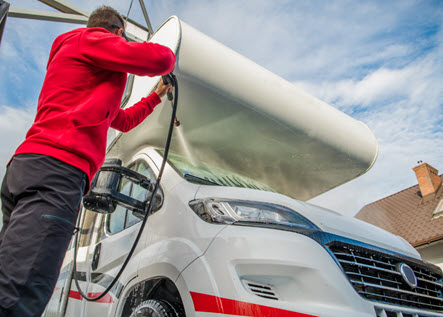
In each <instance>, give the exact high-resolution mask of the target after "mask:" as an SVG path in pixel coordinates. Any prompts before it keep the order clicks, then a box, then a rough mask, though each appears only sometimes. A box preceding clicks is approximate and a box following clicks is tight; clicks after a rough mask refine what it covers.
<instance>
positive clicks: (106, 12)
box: [86, 6, 125, 35]
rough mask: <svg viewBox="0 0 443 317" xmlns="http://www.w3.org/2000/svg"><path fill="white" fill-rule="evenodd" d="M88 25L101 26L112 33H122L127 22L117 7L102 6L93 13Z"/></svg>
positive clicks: (91, 26) (92, 26)
mask: <svg viewBox="0 0 443 317" xmlns="http://www.w3.org/2000/svg"><path fill="white" fill-rule="evenodd" d="M113 25H115V26H117V27H115V26H113ZM86 27H88V28H94V27H101V28H104V29H106V30H108V31H109V32H111V33H114V34H118V35H121V33H122V32H123V31H124V29H125V22H124V20H123V18H122V16H121V15H120V13H118V12H117V11H116V10H115V9H113V8H111V7H108V6H102V7H100V8H98V9H96V10H95V11H94V12H92V13H91V15H90V16H89V19H88V24H87V25H86ZM119 28H120V29H119Z"/></svg>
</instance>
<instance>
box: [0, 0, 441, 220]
mask: <svg viewBox="0 0 443 317" xmlns="http://www.w3.org/2000/svg"><path fill="white" fill-rule="evenodd" d="M72 2H74V1H72ZM129 2H130V1H129V0H127V1H126V0H125V1H117V0H113V1H86V0H78V1H75V4H76V5H77V6H79V7H81V8H82V9H85V10H87V11H92V10H93V9H94V8H96V7H97V6H99V5H101V4H108V5H111V6H113V7H115V8H116V9H117V10H119V11H120V12H122V13H126V12H127V10H128V7H129ZM145 4H146V6H147V9H148V12H149V16H150V18H151V22H152V24H153V27H154V29H156V28H158V27H159V26H160V25H161V23H162V22H163V21H164V20H166V19H167V18H168V17H169V16H171V15H177V16H178V17H180V18H181V19H183V20H184V21H185V22H187V23H188V24H190V25H192V26H193V27H195V28H197V29H199V30H200V31H202V32H204V33H206V34H207V35H209V36H211V37H213V38H214V39H216V40H218V41H219V42H221V43H223V44H225V45H227V46H229V47H231V48H232V49H234V50H235V51H237V52H239V53H240V54H242V55H244V56H246V57H248V58H250V59H251V60H253V61H254V62H256V63H258V64H259V65H262V66H264V67H265V68H267V69H269V70H271V71H272V72H274V73H276V74H278V75H279V76H281V77H283V78H285V79H286V80H288V81H290V82H293V83H294V84H295V85H297V86H299V87H301V88H303V89H305V90H307V91H308V92H309V93H311V94H313V95H315V96H317V97H318V98H320V99H322V100H324V101H326V102H328V103H329V104H331V105H332V106H334V107H336V108H338V109H339V110H341V111H344V112H345V113H347V114H349V115H351V116H352V117H354V118H356V119H358V120H361V121H363V122H364V123H366V124H367V125H368V126H369V128H370V129H371V130H372V131H373V133H374V134H375V136H376V138H377V140H378V142H379V146H380V153H379V157H378V160H377V162H376V163H375V165H374V167H373V168H372V169H371V170H370V171H369V172H368V173H366V174H365V175H363V176H361V177H359V178H358V179H356V180H353V181H351V182H349V183H347V184H345V185H342V186H340V187H338V188H336V189H334V190H332V191H330V192H328V193H325V194H323V195H321V196H319V197H317V198H315V199H314V200H313V201H312V202H314V203H318V204H321V205H323V206H326V207H329V208H331V209H335V210H337V211H339V212H342V213H344V214H348V215H354V214H355V213H356V212H357V211H358V210H359V209H360V208H361V207H363V206H364V205H365V204H367V203H370V202H372V201H375V200H377V199H380V198H383V197H385V196H387V195H390V194H393V193H395V192H397V191H400V190H402V189H405V188H407V187H409V186H412V185H415V184H416V179H415V175H414V173H413V171H412V169H411V168H412V167H414V166H415V165H417V164H416V163H417V161H418V160H422V161H424V162H427V163H429V164H431V165H432V166H434V167H435V168H437V169H439V170H440V173H441V172H442V171H443V150H442V149H443V128H442V126H443V124H442V122H443V89H442V87H443V65H442V63H443V30H442V23H443V1H440V0H435V1H424V0H423V1H410V0H398V1H355V0H354V1H345V0H331V1H320V0H317V1H301V0H300V1H296V0H286V1H284V0H273V1H271V0H244V1H236V0H223V1H221V0H220V1H210V0H206V1H203V0H175V1H173V0H165V1H150V0H145ZM12 6H13V7H17V8H27V9H38V10H49V11H51V10H52V9H51V8H49V7H47V6H45V5H44V4H42V3H40V2H38V1H31V0H27V1H25V0H14V2H13V3H12ZM130 17H131V18H133V19H135V20H137V21H139V22H143V17H142V14H141V10H140V7H139V4H138V1H134V4H133V7H132V11H131V13H130ZM75 27H78V26H77V25H70V24H62V23H55V22H43V21H32V20H24V19H15V18H8V21H7V24H6V28H5V31H4V35H3V40H2V43H1V46H0V74H2V75H1V76H0V135H1V138H0V165H2V166H4V165H5V164H6V162H7V161H8V160H9V157H10V156H11V155H12V153H13V152H14V150H15V148H16V147H17V146H18V145H19V143H20V142H21V141H22V140H23V138H24V135H25V133H26V131H27V129H28V128H29V126H30V125H31V123H32V120H33V117H34V115H35V107H36V102H37V98H38V94H39V90H40V87H41V85H42V82H43V78H44V74H45V65H46V61H47V57H48V54H49V50H50V46H51V44H52V41H53V40H54V39H55V37H56V36H57V35H59V34H61V33H63V32H66V31H68V30H71V29H73V28H75ZM276 93H278V92H276ZM3 174H4V169H0V177H3Z"/></svg>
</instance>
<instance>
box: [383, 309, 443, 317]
mask: <svg viewBox="0 0 443 317" xmlns="http://www.w3.org/2000/svg"><path fill="white" fill-rule="evenodd" d="M375 312H376V314H377V317H438V316H441V315H440V314H438V315H434V314H433V313H422V312H420V313H409V312H404V311H400V310H395V311H394V310H386V309H384V308H378V307H377V308H376V309H375Z"/></svg>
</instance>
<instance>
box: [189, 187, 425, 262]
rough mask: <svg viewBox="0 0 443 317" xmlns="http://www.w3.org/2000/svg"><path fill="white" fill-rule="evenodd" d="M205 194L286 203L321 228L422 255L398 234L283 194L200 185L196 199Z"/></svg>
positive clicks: (206, 196) (209, 196) (383, 246)
mask: <svg viewBox="0 0 443 317" xmlns="http://www.w3.org/2000/svg"><path fill="white" fill-rule="evenodd" d="M202 198H220V199H223V198H225V199H239V200H251V201H260V202H267V203H272V204H277V205H283V206H286V207H288V208H290V209H292V210H294V211H296V212H298V213H299V214H301V215H302V216H304V217H306V218H308V219H309V220H310V221H312V222H313V223H314V224H315V225H317V226H318V227H319V228H320V229H321V230H322V231H325V232H328V233H332V234H336V235H338V236H342V237H345V238H348V239H353V240H358V241H361V242H364V243H368V244H371V245H374V246H377V247H380V248H383V249H387V250H390V251H394V252H397V253H400V254H403V255H405V256H410V257H413V258H416V259H421V257H420V255H419V253H418V252H417V251H416V250H415V249H414V248H413V247H412V246H411V245H410V244H409V243H408V242H407V241H406V240H404V239H403V238H401V237H399V236H396V235H394V234H392V233H390V232H388V231H385V230H383V229H381V228H379V227H376V226H374V225H371V224H368V223H366V222H364V221H361V220H358V219H355V218H353V217H350V216H346V215H342V214H340V213H338V212H335V211H332V210H329V209H326V208H322V207H319V206H316V205H313V204H310V203H306V202H302V201H298V200H295V199H292V198H290V197H287V196H284V195H281V194H277V193H271V192H264V191H257V190H252V189H247V188H232V187H221V186H201V187H200V188H199V190H198V192H197V193H196V199H202Z"/></svg>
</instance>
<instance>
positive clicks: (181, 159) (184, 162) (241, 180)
mask: <svg viewBox="0 0 443 317" xmlns="http://www.w3.org/2000/svg"><path fill="white" fill-rule="evenodd" d="M158 152H159V153H160V155H162V156H163V151H160V150H158ZM168 163H169V165H171V166H172V167H173V168H174V169H175V170H176V171H177V173H179V174H180V176H181V177H183V178H184V179H186V180H187V181H188V182H190V183H195V184H203V185H214V186H228V187H243V188H251V189H259V190H265V191H270V192H275V190H273V189H272V188H270V187H269V186H267V185H265V184H263V183H260V182H258V181H256V180H254V179H251V178H249V177H246V176H243V175H240V174H237V173H233V172H228V171H226V170H224V169H222V168H218V167H213V166H208V165H207V164H205V163H202V162H198V163H191V161H190V160H189V159H188V158H186V157H185V156H182V155H179V154H176V153H171V152H169V154H168Z"/></svg>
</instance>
